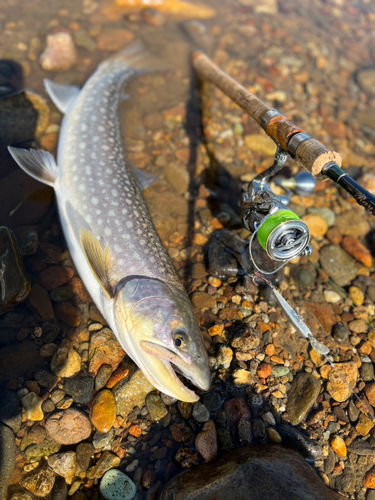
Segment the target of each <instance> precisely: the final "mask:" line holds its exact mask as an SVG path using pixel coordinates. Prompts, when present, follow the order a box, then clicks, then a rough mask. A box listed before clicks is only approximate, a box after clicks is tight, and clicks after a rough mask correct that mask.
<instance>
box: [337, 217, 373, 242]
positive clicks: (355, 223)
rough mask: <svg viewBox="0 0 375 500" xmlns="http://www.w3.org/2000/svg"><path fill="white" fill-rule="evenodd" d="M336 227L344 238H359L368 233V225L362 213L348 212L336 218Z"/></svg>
mask: <svg viewBox="0 0 375 500" xmlns="http://www.w3.org/2000/svg"><path fill="white" fill-rule="evenodd" d="M336 226H337V228H338V229H339V231H340V232H341V234H343V235H344V236H353V238H360V237H361V236H366V235H367V233H368V232H369V231H370V224H369V223H368V222H367V220H366V218H365V217H364V216H363V213H361V212H358V211H356V210H349V211H348V212H344V213H342V214H340V215H337V216H336Z"/></svg>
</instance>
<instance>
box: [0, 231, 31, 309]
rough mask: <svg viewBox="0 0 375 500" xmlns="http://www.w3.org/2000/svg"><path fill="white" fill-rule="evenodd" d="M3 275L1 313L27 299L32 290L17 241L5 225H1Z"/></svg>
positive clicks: (0, 247)
mask: <svg viewBox="0 0 375 500" xmlns="http://www.w3.org/2000/svg"><path fill="white" fill-rule="evenodd" d="M0 266H1V268H2V269H3V271H2V277H1V283H2V285H1V297H0V314H3V313H4V312H6V311H8V310H9V309H11V308H12V307H14V306H15V305H17V304H19V303H20V302H22V301H23V300H25V299H26V297H27V296H28V294H29V292H30V281H29V278H28V276H27V274H26V271H25V269H24V267H23V263H22V257H21V254H20V252H19V249H18V246H17V242H16V240H15V238H14V236H13V234H12V232H11V231H10V229H8V228H7V227H5V226H2V227H0Z"/></svg>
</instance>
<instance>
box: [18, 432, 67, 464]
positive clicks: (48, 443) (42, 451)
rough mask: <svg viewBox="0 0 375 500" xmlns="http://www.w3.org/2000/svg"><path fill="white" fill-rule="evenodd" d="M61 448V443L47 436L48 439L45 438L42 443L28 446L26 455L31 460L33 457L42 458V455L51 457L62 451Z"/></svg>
mask: <svg viewBox="0 0 375 500" xmlns="http://www.w3.org/2000/svg"><path fill="white" fill-rule="evenodd" d="M60 448H61V444H59V443H56V442H55V441H54V440H52V439H49V438H48V437H47V439H44V440H43V441H42V442H41V443H38V444H35V445H32V446H28V447H27V448H26V450H25V455H26V457H27V458H28V459H29V460H31V459H33V458H35V459H38V460H40V459H41V458H42V457H49V456H50V455H53V454H54V453H57V452H58V451H60Z"/></svg>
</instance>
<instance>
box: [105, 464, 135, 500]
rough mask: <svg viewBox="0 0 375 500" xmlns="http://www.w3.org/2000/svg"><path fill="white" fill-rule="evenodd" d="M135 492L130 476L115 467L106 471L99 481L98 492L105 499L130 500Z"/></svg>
mask: <svg viewBox="0 0 375 500" xmlns="http://www.w3.org/2000/svg"><path fill="white" fill-rule="evenodd" d="M136 492H137V489H136V487H135V484H134V483H133V481H132V480H131V479H130V477H128V476H127V475H126V474H124V473H123V472H121V471H119V470H117V469H112V470H109V471H107V472H106V473H105V474H104V476H103V478H102V480H101V481H100V493H101V494H102V495H103V497H104V498H106V499H107V500H131V499H132V498H133V497H134V496H135V494H136Z"/></svg>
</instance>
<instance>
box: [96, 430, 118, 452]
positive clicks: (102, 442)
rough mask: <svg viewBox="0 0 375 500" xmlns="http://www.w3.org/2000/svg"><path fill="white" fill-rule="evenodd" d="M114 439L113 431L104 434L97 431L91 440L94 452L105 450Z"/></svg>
mask: <svg viewBox="0 0 375 500" xmlns="http://www.w3.org/2000/svg"><path fill="white" fill-rule="evenodd" d="M114 438H115V430H114V429H111V430H110V431H108V432H106V433H104V434H103V433H101V432H99V431H96V432H95V434H94V437H93V439H92V445H93V446H94V448H95V450H102V449H104V448H107V446H108V445H110V444H111V443H112V441H113V440H114Z"/></svg>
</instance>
